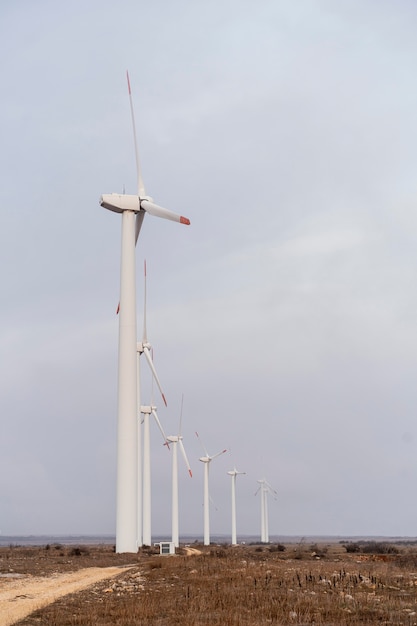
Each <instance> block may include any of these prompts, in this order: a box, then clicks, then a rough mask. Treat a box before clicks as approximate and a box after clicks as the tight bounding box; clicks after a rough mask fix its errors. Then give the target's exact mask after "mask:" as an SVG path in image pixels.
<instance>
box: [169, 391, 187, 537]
mask: <svg viewBox="0 0 417 626" xmlns="http://www.w3.org/2000/svg"><path fill="white" fill-rule="evenodd" d="M183 400H184V398H183V399H182V401H181V414H180V427H179V431H178V435H169V436H168V437H167V442H168V444H171V443H172V542H173V543H174V546H175V547H176V548H178V546H179V545H180V538H179V512H178V446H179V447H180V450H181V454H182V457H183V459H184V463H185V465H186V467H187V470H188V473H189V475H190V477H191V478H192V476H193V473H192V471H191V467H190V464H189V462H188V459H187V455H186V453H185V448H184V444H183V442H182V435H181V425H182V407H183Z"/></svg>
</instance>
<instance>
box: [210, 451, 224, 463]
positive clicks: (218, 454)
mask: <svg viewBox="0 0 417 626" xmlns="http://www.w3.org/2000/svg"><path fill="white" fill-rule="evenodd" d="M225 452H227V450H222V451H221V452H218V453H217V454H214V455H213V456H212V457H210V461H212V460H213V459H215V458H216V457H218V456H220V455H221V454H224V453H225Z"/></svg>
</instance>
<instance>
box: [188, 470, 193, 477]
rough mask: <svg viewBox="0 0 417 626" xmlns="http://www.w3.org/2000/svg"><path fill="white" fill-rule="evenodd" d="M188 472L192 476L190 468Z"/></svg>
mask: <svg viewBox="0 0 417 626" xmlns="http://www.w3.org/2000/svg"><path fill="white" fill-rule="evenodd" d="M188 473H189V474H190V476H191V478H192V477H193V473H192V471H191V470H188Z"/></svg>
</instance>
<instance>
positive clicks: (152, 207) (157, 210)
mask: <svg viewBox="0 0 417 626" xmlns="http://www.w3.org/2000/svg"><path fill="white" fill-rule="evenodd" d="M140 208H141V209H143V210H144V211H146V212H147V213H150V215H153V216H154V217H163V218H165V219H166V220H172V221H173V222H179V223H180V224H186V225H187V226H189V224H190V220H189V219H188V218H187V217H183V216H182V215H178V213H174V212H173V211H170V210H169V209H164V208H163V207H161V206H158V205H157V204H154V203H153V202H150V201H149V200H141V201H140Z"/></svg>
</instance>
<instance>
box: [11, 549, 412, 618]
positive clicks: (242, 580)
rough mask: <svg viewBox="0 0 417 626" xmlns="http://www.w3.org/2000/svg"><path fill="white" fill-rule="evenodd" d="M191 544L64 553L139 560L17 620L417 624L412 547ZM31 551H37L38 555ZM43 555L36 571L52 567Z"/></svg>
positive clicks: (110, 561)
mask: <svg viewBox="0 0 417 626" xmlns="http://www.w3.org/2000/svg"><path fill="white" fill-rule="evenodd" d="M198 547H199V548H200V549H201V550H202V553H201V554H199V555H192V556H189V557H187V556H181V555H180V556H175V557H174V556H164V557H161V556H155V555H151V554H140V555H138V556H135V557H133V558H132V555H130V558H129V557H126V555H115V554H112V553H111V552H110V550H107V552H106V551H105V550H104V549H103V548H102V549H97V548H89V555H79V556H78V557H77V556H74V557H72V559H70V558H69V555H64V556H66V558H67V557H68V558H67V560H68V561H69V560H72V563H71V564H72V565H75V564H77V563H80V559H83V560H84V563H83V565H82V566H83V567H85V566H86V565H87V562H88V559H89V565H95V566H96V565H97V563H102V564H103V565H115V564H117V563H118V562H120V559H126V560H127V561H128V562H130V563H132V561H135V560H136V562H137V565H136V566H135V567H134V568H133V569H131V570H129V571H128V572H125V573H123V574H122V575H121V576H120V577H118V578H117V580H114V581H112V582H111V583H108V582H107V583H106V582H105V583H99V584H96V585H94V586H93V587H92V588H90V589H89V590H87V591H84V592H80V593H77V594H74V595H72V596H66V597H65V598H62V599H60V600H58V601H57V602H55V603H54V604H52V605H50V606H49V607H46V608H44V609H42V610H40V611H38V612H36V613H33V614H32V615H31V616H30V617H28V618H26V619H24V620H22V621H21V622H19V624H20V625H21V626H23V625H24V626H34V625H35V624H36V625H39V624H41V625H45V626H52V625H54V626H58V625H59V626H80V625H82V626H89V625H91V626H93V625H94V626H110V625H120V626H122V625H123V626H130V625H133V624H141V625H147V624H152V625H161V626H162V625H164V626H174V625H176V624H178V625H179V624H181V625H182V626H191V625H193V626H197V625H203V624H211V625H213V624H214V625H220V624H222V625H230V626H246V625H248V626H249V625H250V626H252V625H253V626H254V625H260V624H282V625H283V624H285V625H290V624H298V625H300V624H315V625H319V624H320V625H328V626H330V625H332V626H334V625H336V624H340V625H348V624H350V625H353V624H398V625H399V624H403V625H407V626H411V625H414V624H417V556H416V553H415V551H413V550H415V549H414V548H405V547H402V548H401V550H400V553H399V554H382V555H372V554H363V553H354V554H350V553H349V554H348V553H347V552H346V550H345V549H344V548H343V546H341V545H339V544H338V545H332V546H300V545H299V546H287V549H286V551H285V552H279V551H277V550H273V549H272V550H271V549H270V548H268V547H267V546H263V547H254V546H240V547H236V548H231V547H210V548H203V547H201V546H198ZM15 550H16V549H15ZM36 551H38V552H40V555H38V557H37V558H36ZM48 552H49V553H50V554H49V555H48V556H49V558H50V559H52V560H53V556H52V554H51V551H50V550H49V551H48ZM42 554H43V553H42V551H41V550H39V548H34V549H33V552H31V554H30V557H29V558H27V559H26V565H27V568H28V569H30V568H31V565H30V564H29V562H30V561H31V559H32V560H33V561H38V563H39V562H41V561H40V556H42ZM318 555H321V556H320V557H319V556H318ZM0 556H1V557H2V559H1V560H0V566H1V567H3V565H4V563H5V561H7V560H9V562H10V559H11V558H12V557H10V556H9V559H4V555H2V554H1V551H0ZM60 558H63V557H60ZM47 560H48V557H46V559H45V560H44V561H43V568H44V570H45V571H52V568H51V569H48V567H47V566H46V561H47ZM56 565H57V562H56V558H55V566H56ZM62 565H64V566H67V565H69V564H68V563H66V562H64V563H62ZM23 567H24V566H23V563H22V568H23ZM37 567H38V566H37ZM22 571H23V569H22ZM55 571H59V570H55Z"/></svg>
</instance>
